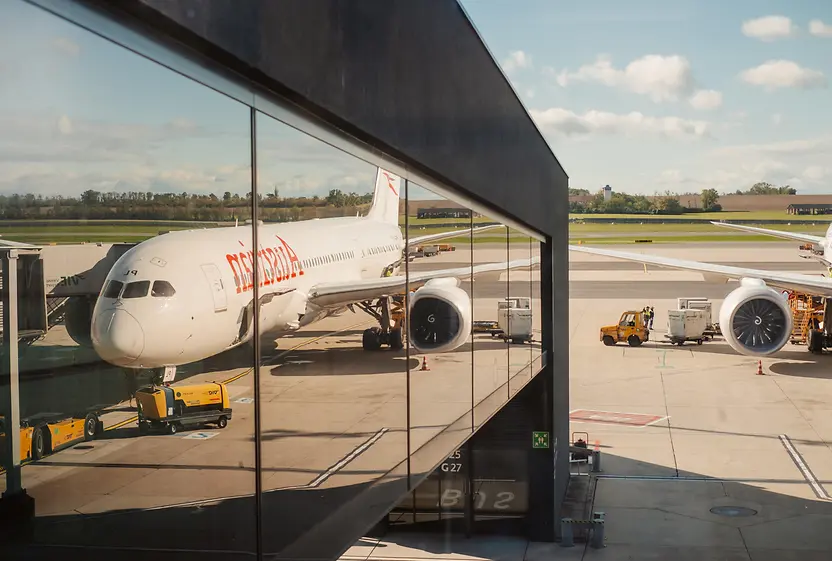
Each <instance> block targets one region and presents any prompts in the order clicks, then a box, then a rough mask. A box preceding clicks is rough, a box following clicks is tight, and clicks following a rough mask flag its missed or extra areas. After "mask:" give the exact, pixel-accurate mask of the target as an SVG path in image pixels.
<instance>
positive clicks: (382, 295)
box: [66, 169, 538, 369]
mask: <svg viewBox="0 0 832 561" xmlns="http://www.w3.org/2000/svg"><path fill="white" fill-rule="evenodd" d="M400 185H401V179H400V178H399V177H397V176H395V175H393V174H392V173H389V172H386V171H384V170H382V169H379V172H378V175H377V179H376V185H375V192H374V195H373V202H372V205H371V208H370V210H369V212H368V213H367V215H366V216H359V217H342V218H326V219H314V220H306V221H301V222H293V223H280V224H266V225H263V224H261V225H259V226H258V228H257V242H258V244H257V245H258V248H257V251H252V233H253V229H252V228H251V227H249V226H235V227H224V228H212V229H200V230H184V231H174V232H169V233H166V234H162V235H160V236H157V237H154V238H151V239H149V240H146V241H144V242H142V243H139V244H137V245H136V246H135V247H132V248H130V249H129V250H128V251H126V252H125V253H124V254H123V255H122V256H121V257H120V258H119V259H118V260H117V261H116V262H115V264H114V265H113V267H112V269H110V271H109V273H108V275H107V278H106V279H105V281H104V284H103V287H102V289H101V292H100V294H99V295H98V298H97V300H96V301H95V305H94V308H93V309H92V310H91V312H92V313H90V310H87V313H81V314H76V316H75V317H74V318H73V317H67V318H66V323H67V330H68V331H69V333H70V335H71V336H72V337H73V339H75V340H76V342H78V343H80V344H87V345H90V344H91V345H92V346H93V348H94V349H95V350H96V352H97V353H98V355H99V356H100V357H101V358H102V359H104V360H105V361H107V362H110V363H112V364H115V365H119V366H123V367H127V368H132V369H156V368H164V367H169V366H179V365H183V364H187V363H191V362H195V361H199V360H203V359H205V358H208V357H211V356H214V355H216V354H219V353H221V352H223V351H226V350H228V349H231V348H234V347H237V346H239V345H241V344H243V343H247V342H250V341H251V338H252V335H253V333H254V332H255V327H254V321H253V288H254V285H253V283H254V275H253V269H254V265H255V263H257V265H258V275H259V294H260V301H259V312H258V313H259V325H260V332H261V336H268V337H272V338H273V339H274V338H277V337H279V336H280V335H281V334H286V333H288V332H292V331H295V330H297V329H299V328H300V327H303V326H306V325H309V324H310V323H312V322H315V321H317V320H320V319H323V318H325V317H327V316H331V315H336V314H338V313H341V312H343V311H344V310H345V309H348V308H349V309H353V311H354V308H353V306H354V305H357V306H359V307H361V308H363V309H364V310H365V311H367V312H368V313H370V314H372V315H373V316H374V317H376V318H377V319H379V323H380V327H377V328H372V329H368V330H366V331H365V332H364V338H363V345H364V348H365V349H377V348H379V346H380V345H381V344H387V345H389V346H390V347H391V348H394V349H395V348H401V347H402V345H403V341H402V339H403V337H402V330H401V329H400V328H394V325H395V324H393V323H392V322H390V321H388V319H387V318H389V317H390V306H391V299H392V298H393V297H401V296H403V295H404V294H405V292H407V291H411V292H413V293H412V294H411V297H410V302H409V305H410V310H409V312H408V314H407V317H408V318H409V320H408V322H409V323H408V326H407V329H408V333H409V336H408V338H409V339H410V343H411V346H413V347H414V348H415V349H417V351H421V352H444V351H449V350H453V349H455V348H457V347H459V346H460V345H462V344H463V343H464V342H465V340H466V339H467V336H468V334H469V333H470V331H471V304H470V299H469V296H468V295H467V294H466V293H465V291H463V290H462V289H461V288H460V287H459V280H458V279H459V278H460V277H467V276H470V275H471V274H472V273H473V274H477V273H480V272H485V271H499V270H505V269H506V267H507V266H508V267H511V268H514V267H524V266H525V267H528V266H530V265H531V264H533V263H537V262H538V258H534V259H532V260H518V261H514V262H511V263H506V262H502V263H488V264H483V265H478V266H474V267H473V268H472V267H470V266H468V267H460V268H454V269H444V270H438V271H429V272H419V273H411V274H410V277H409V282H408V279H406V278H405V275H404V271H401V270H400V269H401V264H402V263H403V262H404V261H403V259H404V258H405V255H406V253H407V252H406V249H407V247H406V246H407V245H418V244H423V243H426V242H431V241H434V240H438V239H445V238H450V237H456V236H459V235H460V234H466V233H469V232H471V228H465V229H458V230H452V231H450V232H443V233H439V234H430V235H423V236H418V237H411V238H410V239H409V240H407V242H405V240H404V239H403V236H402V232H401V229H400V227H399V193H400V190H399V189H400ZM495 227H501V226H494V225H492V226H484V227H481V228H474V229H473V230H475V231H479V230H484V229H489V228H495ZM273 339H272V340H273Z"/></svg>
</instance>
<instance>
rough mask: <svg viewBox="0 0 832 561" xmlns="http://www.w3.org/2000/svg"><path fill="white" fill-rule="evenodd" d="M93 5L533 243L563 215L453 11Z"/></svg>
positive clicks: (480, 50) (496, 72)
mask: <svg viewBox="0 0 832 561" xmlns="http://www.w3.org/2000/svg"><path fill="white" fill-rule="evenodd" d="M92 3H95V4H98V2H95V1H94V2H92ZM104 5H106V7H108V8H111V9H112V8H113V7H114V6H115V7H118V8H121V9H123V10H125V11H126V12H128V13H130V14H132V15H134V16H136V17H137V18H139V19H140V20H141V21H144V22H146V23H150V24H151V25H152V26H153V27H155V28H156V29H157V30H160V31H162V32H163V33H164V34H166V35H168V36H169V37H171V38H173V39H175V40H176V41H178V42H180V43H183V44H185V45H187V46H189V47H192V48H195V49H197V50H199V51H201V52H203V53H205V54H207V55H208V56H209V57H211V58H213V59H215V60H217V61H219V62H221V63H223V64H225V65H227V66H229V67H231V68H233V69H234V70H236V71H238V72H240V73H242V74H244V75H246V76H248V77H249V78H251V79H254V80H255V81H257V82H259V83H261V84H262V85H264V86H266V87H269V88H271V89H273V90H275V91H277V92H278V93H280V94H281V95H284V96H287V97H289V98H290V99H292V100H293V101H295V102H296V103H298V104H299V105H301V106H303V107H304V108H306V109H308V110H309V111H311V112H313V113H317V114H319V115H320V116H321V117H323V118H325V119H326V120H328V121H334V122H335V124H337V125H338V126H340V127H341V128H343V129H344V130H345V131H346V132H348V133H350V134H352V135H354V136H356V137H357V138H359V139H360V140H362V141H364V142H367V143H368V144H370V145H373V146H375V147H377V148H379V149H380V150H382V151H385V152H388V153H390V154H391V155H393V156H395V157H397V158H399V159H401V160H402V161H404V162H405V163H407V164H408V165H412V166H414V167H415V168H417V169H419V170H420V171H421V172H422V173H424V174H426V175H428V176H431V177H433V178H435V179H437V180H438V181H441V182H446V183H449V184H451V185H453V186H455V187H457V188H460V189H461V190H463V191H464V192H466V193H467V194H468V195H470V196H471V197H472V198H474V199H478V200H480V201H482V202H485V203H486V204H489V205H492V206H496V207H499V208H501V209H502V210H503V211H504V212H505V213H507V214H509V215H510V216H512V217H513V218H514V219H516V220H518V221H520V222H523V223H526V224H528V225H529V226H531V227H533V228H535V229H537V230H539V231H541V232H543V233H546V234H552V232H553V228H555V227H556V226H553V224H554V223H556V222H557V218H555V217H560V216H563V217H565V216H566V208H567V206H568V200H567V181H568V180H567V176H566V173H565V172H564V170H563V168H562V167H561V166H560V164H559V162H558V161H557V159H556V158H555V156H554V155H553V154H552V152H551V150H550V148H549V146H548V145H547V143H546V142H545V140H544V139H543V137H542V136H541V135H540V133H539V131H538V130H537V128H536V127H535V125H534V123H533V122H532V120H531V118H530V117H529V115H528V113H527V112H526V110H525V108H524V107H523V105H522V104H521V102H520V101H519V99H518V98H517V96H516V94H515V93H514V91H513V90H512V88H511V86H510V85H509V83H508V81H507V80H506V78H505V76H504V75H503V74H502V72H501V71H500V69H499V67H498V66H497V64H496V63H495V62H494V60H493V58H492V57H491V55H490V54H489V52H488V50H487V48H486V47H485V45H484V44H483V42H482V40H481V39H480V37H479V36H478V35H477V34H476V32H475V30H474V28H473V27H472V25H471V23H470V21H469V20H468V18H467V17H466V15H465V13H464V11H463V10H462V8H461V7H460V6H459V5H458V3H457V2H456V1H455V0H432V1H430V2H413V1H412V0H363V1H361V2H355V1H351V0H316V1H315V2H302V1H294V2H276V1H270V0H244V1H240V0H178V1H176V2H173V1H171V0H121V1H118V2H114V3H110V2H106V3H104ZM530 201H533V202H534V203H533V204H530Z"/></svg>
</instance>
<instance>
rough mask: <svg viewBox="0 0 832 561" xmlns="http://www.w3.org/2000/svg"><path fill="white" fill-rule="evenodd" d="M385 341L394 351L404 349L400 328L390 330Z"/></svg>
mask: <svg viewBox="0 0 832 561" xmlns="http://www.w3.org/2000/svg"><path fill="white" fill-rule="evenodd" d="M387 341H388V343H389V344H390V348H391V349H393V350H394V351H400V350H402V348H404V338H403V336H402V330H401V328H396V329H391V330H390V334H389V335H388V336H387Z"/></svg>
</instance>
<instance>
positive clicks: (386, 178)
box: [367, 168, 402, 224]
mask: <svg viewBox="0 0 832 561" xmlns="http://www.w3.org/2000/svg"><path fill="white" fill-rule="evenodd" d="M401 186H402V178H401V177H399V176H398V175H396V174H395V173H392V172H389V171H387V170H385V169H382V168H378V175H376V189H375V192H374V193H373V204H372V206H371V207H370V211H369V212H368V213H367V218H369V219H370V220H376V221H378V222H386V223H389V224H398V223H399V198H400V193H401Z"/></svg>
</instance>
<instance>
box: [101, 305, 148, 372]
mask: <svg viewBox="0 0 832 561" xmlns="http://www.w3.org/2000/svg"><path fill="white" fill-rule="evenodd" d="M92 340H93V346H94V348H95V351H96V352H97V353H98V356H100V357H101V358H102V359H104V360H106V361H107V362H110V363H112V364H117V365H128V364H132V363H133V362H136V360H138V358H139V357H140V356H141V354H142V351H143V350H144V332H143V331H142V326H141V325H139V322H138V321H136V318H134V317H133V316H132V315H130V313H129V312H126V311H124V310H118V309H110V310H104V311H102V312H101V313H99V314H98V315H97V316H96V317H95V318H94V319H93V322H92Z"/></svg>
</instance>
